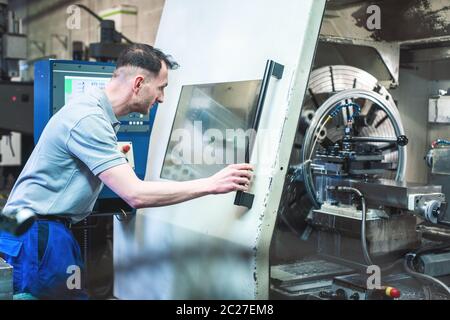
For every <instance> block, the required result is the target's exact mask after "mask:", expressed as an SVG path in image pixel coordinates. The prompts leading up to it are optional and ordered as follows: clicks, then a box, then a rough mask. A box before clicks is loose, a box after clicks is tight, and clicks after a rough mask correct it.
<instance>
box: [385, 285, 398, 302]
mask: <svg viewBox="0 0 450 320" xmlns="http://www.w3.org/2000/svg"><path fill="white" fill-rule="evenodd" d="M385 293H386V296H387V297H389V298H394V299H397V298H400V295H401V293H400V290H398V289H396V288H393V287H387V288H386V290H385Z"/></svg>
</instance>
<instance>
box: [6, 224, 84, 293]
mask: <svg viewBox="0 0 450 320" xmlns="http://www.w3.org/2000/svg"><path fill="white" fill-rule="evenodd" d="M0 252H1V253H2V255H3V257H4V259H5V260H6V262H7V263H9V264H10V265H12V266H13V268H14V271H13V278H14V293H15V294H17V293H29V294H31V295H33V296H34V297H36V298H39V299H87V294H86V293H85V291H84V290H83V272H82V271H83V268H84V264H83V261H82V258H81V252H80V247H79V245H78V243H77V242H76V240H75V239H74V237H73V235H72V232H71V231H70V230H69V229H68V228H67V227H66V226H65V225H64V224H62V223H60V222H57V221H51V220H38V221H36V222H35V223H34V224H33V226H32V227H31V228H30V229H29V230H28V231H27V232H26V233H25V234H23V235H22V236H20V237H15V236H13V235H11V234H9V233H6V232H0ZM79 285H81V286H79Z"/></svg>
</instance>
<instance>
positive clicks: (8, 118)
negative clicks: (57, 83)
mask: <svg viewBox="0 0 450 320" xmlns="http://www.w3.org/2000/svg"><path fill="white" fill-rule="evenodd" d="M0 43H1V49H0V209H1V208H2V202H3V201H4V198H6V197H7V195H8V193H9V191H10V189H11V188H12V184H13V183H14V181H15V178H17V175H18V174H19V172H20V170H21V168H22V167H23V165H24V163H25V162H26V159H27V157H28V155H29V154H30V153H31V148H32V142H31V140H32V132H33V116H32V114H33V84H32V83H25V82H19V81H17V79H18V78H19V77H20V70H19V62H20V60H23V59H26V58H27V37H26V35H24V34H23V33H22V22H21V20H20V19H17V18H16V17H15V14H14V12H12V11H10V10H9V7H8V1H5V0H4V1H0ZM12 80H16V81H12Z"/></svg>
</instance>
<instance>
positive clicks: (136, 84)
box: [133, 75, 144, 93]
mask: <svg viewBox="0 0 450 320" xmlns="http://www.w3.org/2000/svg"><path fill="white" fill-rule="evenodd" d="M143 84H144V77H143V76H141V75H138V76H136V77H135V78H134V83H133V92H135V93H137V92H138V91H139V89H141V87H142V85H143Z"/></svg>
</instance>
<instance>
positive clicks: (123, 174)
mask: <svg viewBox="0 0 450 320" xmlns="http://www.w3.org/2000/svg"><path fill="white" fill-rule="evenodd" d="M174 66H176V63H174V62H172V61H171V60H170V59H169V58H168V56H166V55H165V54H164V53H162V52H161V51H159V50H157V49H154V48H153V47H151V46H148V45H143V44H135V45H132V46H130V47H128V48H127V49H125V50H124V52H122V54H121V55H120V57H119V59H118V61H117V65H116V70H115V72H114V74H113V77H112V79H111V81H110V82H109V83H108V84H107V86H106V89H105V90H104V91H102V90H100V89H93V90H91V91H90V92H88V93H87V94H85V95H82V96H79V97H77V98H75V99H73V100H71V101H70V102H69V103H68V104H67V105H66V106H64V107H63V108H62V109H61V110H60V111H59V112H57V113H56V114H55V115H54V116H53V117H52V118H51V120H50V121H49V123H48V125H47V126H46V128H45V130H44V132H43V133H42V135H41V137H40V139H39V142H38V144H37V145H36V147H35V149H34V151H33V153H32V155H31V157H30V159H29V160H28V162H27V164H26V166H25V168H24V170H23V171H22V173H21V175H20V176H19V178H18V179H17V182H16V184H15V186H14V188H13V190H12V192H11V195H10V197H9V199H8V202H7V204H6V206H5V208H4V213H5V214H8V213H11V212H16V211H19V210H21V209H24V208H27V209H30V210H32V211H33V212H35V213H36V214H38V221H36V222H35V223H34V224H33V225H32V227H31V228H30V229H29V230H28V231H27V232H26V233H25V234H23V235H22V236H20V237H14V236H12V235H11V234H9V233H6V232H3V233H1V232H0V254H1V255H3V257H4V258H5V259H6V260H7V262H8V263H9V264H11V265H12V266H13V267H14V291H15V292H28V293H30V294H32V295H33V296H36V297H38V298H50V299H51V298H57V299H63V298H83V297H85V294H84V291H83V290H82V289H80V290H76V289H75V290H70V289H69V288H68V286H67V284H66V283H67V279H68V277H69V276H70V274H68V273H67V270H68V267H70V266H79V267H81V266H82V265H83V262H82V261H81V254H80V248H79V246H78V244H77V242H76V241H75V239H74V238H73V235H72V233H71V231H70V230H69V229H68V228H67V226H68V225H70V224H71V223H76V222H78V221H81V220H82V219H84V218H86V217H87V216H88V215H89V213H90V212H91V211H92V209H93V206H94V203H95V201H96V199H97V197H98V195H99V193H100V190H101V189H102V186H103V183H104V184H106V185H107V186H108V187H109V188H110V189H111V190H113V191H114V192H115V193H116V194H117V195H119V196H120V197H121V198H122V199H124V200H125V201H126V202H127V203H128V204H129V205H130V206H131V207H133V208H145V207H152V206H165V205H171V204H176V203H180V202H183V201H187V200H191V199H194V198H197V197H201V196H205V195H208V194H220V193H228V192H232V191H236V190H242V191H246V190H247V188H248V185H249V182H250V178H251V172H250V171H251V170H252V166H251V165H249V164H235V165H230V166H228V167H226V168H225V169H223V170H221V171H220V172H218V173H217V174H215V175H213V176H211V177H209V178H205V179H198V180H192V181H185V182H150V181H141V180H140V179H139V178H138V177H137V176H136V174H135V172H134V171H133V169H132V168H131V166H130V165H129V164H128V163H127V160H126V158H125V157H124V155H123V154H122V153H121V152H120V151H119V150H118V148H117V137H116V133H117V131H118V124H119V121H118V119H117V117H119V116H123V115H126V114H128V113H131V112H139V113H142V114H147V113H148V112H149V109H150V108H151V107H152V106H153V105H154V104H155V103H162V102H163V101H164V88H165V87H166V86H167V84H168V69H173V67H174Z"/></svg>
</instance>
